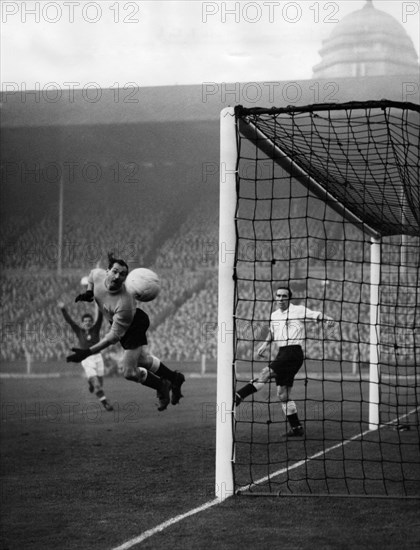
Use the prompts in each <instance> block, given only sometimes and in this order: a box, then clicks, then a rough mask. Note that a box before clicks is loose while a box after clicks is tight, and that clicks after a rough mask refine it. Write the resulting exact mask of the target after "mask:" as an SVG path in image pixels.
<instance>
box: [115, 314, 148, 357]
mask: <svg viewBox="0 0 420 550" xmlns="http://www.w3.org/2000/svg"><path fill="white" fill-rule="evenodd" d="M149 326H150V320H149V316H148V315H147V313H146V312H144V311H143V310H142V309H139V308H137V309H136V313H135V314H134V318H133V321H132V323H131V325H130V326H129V327H128V330H127V332H126V333H125V334H124V336H123V337H122V338H121V340H120V344H121V346H122V347H123V348H124V349H137V348H139V347H140V346H147V336H146V332H147V329H148V328H149Z"/></svg>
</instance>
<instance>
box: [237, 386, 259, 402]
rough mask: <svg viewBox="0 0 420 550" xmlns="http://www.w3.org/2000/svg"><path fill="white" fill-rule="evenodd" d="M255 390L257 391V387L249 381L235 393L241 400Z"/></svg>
mask: <svg viewBox="0 0 420 550" xmlns="http://www.w3.org/2000/svg"><path fill="white" fill-rule="evenodd" d="M256 391H257V388H256V387H255V386H254V384H251V382H250V383H249V384H246V385H245V386H244V387H243V388H241V389H240V390H238V391H237V392H236V395H237V396H239V397H240V398H241V400H243V399H245V398H246V397H248V395H251V394H252V393H255V392H256Z"/></svg>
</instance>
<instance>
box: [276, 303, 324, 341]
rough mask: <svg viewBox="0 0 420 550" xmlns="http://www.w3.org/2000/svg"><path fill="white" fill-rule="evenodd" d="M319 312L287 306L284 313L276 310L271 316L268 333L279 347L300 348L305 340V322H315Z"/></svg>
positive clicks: (292, 305)
mask: <svg viewBox="0 0 420 550" xmlns="http://www.w3.org/2000/svg"><path fill="white" fill-rule="evenodd" d="M320 315H321V312H320V311H312V310H311V309H308V308H307V307H305V306H296V305H294V304H289V307H288V308H287V309H286V311H282V310H281V309H277V310H276V311H273V313H272V314H271V321H270V331H271V336H272V338H273V340H275V341H276V343H277V344H278V346H279V347H283V346H302V345H303V340H304V339H305V320H308V319H312V320H317V319H318V317H319V316H320Z"/></svg>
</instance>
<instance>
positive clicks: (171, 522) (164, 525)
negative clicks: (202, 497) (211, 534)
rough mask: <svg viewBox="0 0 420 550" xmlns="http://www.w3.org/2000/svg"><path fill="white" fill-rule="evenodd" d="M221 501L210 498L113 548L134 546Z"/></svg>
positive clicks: (114, 549) (123, 549)
mask: <svg viewBox="0 0 420 550" xmlns="http://www.w3.org/2000/svg"><path fill="white" fill-rule="evenodd" d="M220 502H221V501H220V500H219V499H218V498H216V499H214V500H210V501H209V502H206V503H205V504H203V505H202V506H198V507H197V508H193V509H192V510H190V511H189V512H185V514H180V515H179V516H175V517H173V518H171V519H168V520H167V521H164V522H163V523H161V524H160V525H157V526H156V527H153V529H148V530H147V531H145V532H144V533H142V534H141V535H139V536H138V537H135V538H134V539H131V540H128V541H127V542H124V543H123V544H121V546H116V547H115V548H113V549H112V550H127V549H128V548H132V547H133V546H135V545H136V544H140V543H141V542H143V541H144V540H146V539H148V538H149V537H152V536H153V535H156V533H160V532H161V531H163V530H164V529H166V528H167V527H171V525H174V524H175V523H178V522H179V521H182V520H183V519H185V518H188V517H189V516H193V515H194V514H199V513H200V512H203V511H204V510H207V509H208V508H211V507H212V506H215V505H216V504H220Z"/></svg>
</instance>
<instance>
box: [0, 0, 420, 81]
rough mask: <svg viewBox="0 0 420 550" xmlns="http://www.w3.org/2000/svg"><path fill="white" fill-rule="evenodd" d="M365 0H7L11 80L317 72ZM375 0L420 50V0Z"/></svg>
mask: <svg viewBox="0 0 420 550" xmlns="http://www.w3.org/2000/svg"><path fill="white" fill-rule="evenodd" d="M365 3H366V2H365V0H361V1H358V0H345V1H343V0H336V1H331V2H329V1H317V0H300V1H299V2H289V1H287V2H283V1H274V0H273V1H270V0H263V1H259V2H252V1H242V2H238V1H236V2H235V1H226V2H216V1H209V2H202V1H197V0H188V1H179V0H166V1H138V2H131V1H125V0H119V1H118V2H117V1H116V0H113V1H109V2H108V1H100V2H93V1H92V2H90V1H83V0H79V1H77V0H75V1H72V0H69V1H63V0H61V1H60V2H58V1H36V2H32V1H27V2H21V1H19V2H17V1H7V0H3V1H2V2H1V9H2V29H1V30H2V38H1V46H2V48H1V50H2V53H1V57H2V58H1V64H2V82H3V89H5V86H6V83H9V84H8V85H7V86H8V87H9V89H10V87H11V86H13V85H14V86H17V87H19V89H22V88H26V89H35V88H37V87H41V88H42V87H44V86H48V85H49V84H50V83H54V85H58V86H59V87H63V88H66V87H67V86H68V83H69V82H71V83H76V84H72V85H73V86H74V87H84V86H85V85H88V84H89V83H92V82H93V83H95V84H96V85H98V86H100V87H103V88H108V87H112V86H120V87H123V86H124V85H127V84H129V83H133V84H135V85H137V86H162V85H176V84H201V83H203V82H256V81H264V80H275V81H278V80H283V81H284V80H291V79H293V80H295V79H296V80H297V79H308V78H311V76H312V67H313V66H314V65H315V64H316V63H318V62H319V61H320V58H319V54H318V51H319V49H320V47H321V44H322V40H323V39H325V38H326V37H328V36H329V35H330V33H331V32H332V31H333V29H334V28H335V26H336V25H337V24H338V22H339V21H340V20H341V19H342V18H343V17H345V16H346V15H348V14H349V13H351V12H353V11H356V10H358V9H360V8H362V7H363V6H364V5H365ZM374 6H375V7H376V8H377V9H380V10H383V11H385V12H387V13H389V14H391V15H392V16H394V17H395V19H396V20H397V21H398V22H399V23H400V24H401V25H402V26H403V28H404V29H405V30H406V31H407V33H408V35H409V36H410V37H411V39H412V40H413V43H414V45H415V48H416V50H417V53H418V50H419V43H420V30H419V29H420V10H419V1H418V0H415V1H402V0H396V1H393V0H385V1H379V0H377V1H374ZM10 83H12V84H10ZM77 83H79V85H78V86H77Z"/></svg>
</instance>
